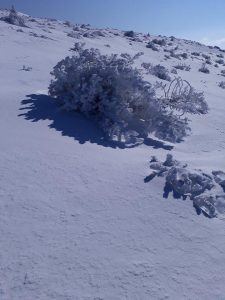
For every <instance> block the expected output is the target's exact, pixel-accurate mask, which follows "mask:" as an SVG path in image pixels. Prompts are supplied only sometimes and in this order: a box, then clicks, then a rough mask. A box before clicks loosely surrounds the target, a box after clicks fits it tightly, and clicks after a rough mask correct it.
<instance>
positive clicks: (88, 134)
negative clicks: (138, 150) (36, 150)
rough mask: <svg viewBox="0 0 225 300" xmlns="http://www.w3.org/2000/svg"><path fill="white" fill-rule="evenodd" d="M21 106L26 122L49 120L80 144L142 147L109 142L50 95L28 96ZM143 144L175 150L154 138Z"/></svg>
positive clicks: (97, 130) (54, 126) (94, 128)
mask: <svg viewBox="0 0 225 300" xmlns="http://www.w3.org/2000/svg"><path fill="white" fill-rule="evenodd" d="M21 105H22V107H21V108H20V111H23V113H21V114H19V116H23V117H24V118H25V119H26V120H30V121H31V122H38V121H41V120H49V121H51V124H50V125H49V127H50V128H54V129H55V130H57V131H59V132H61V133H62V135H63V136H68V137H72V138H74V139H75V140H77V141H78V142H79V143H80V144H84V143H86V142H90V143H95V144H98V145H101V146H104V147H111V148H121V149H124V148H134V147H136V146H138V145H140V143H137V144H134V145H125V144H124V143H120V142H116V141H108V140H107V139H106V138H105V136H104V134H103V133H102V132H101V130H100V129H99V128H98V127H97V126H96V125H95V124H94V122H92V121H91V120H88V119H87V118H85V117H84V116H83V115H81V114H79V113H76V112H71V111H70V112H69V111H64V110H62V109H61V108H60V107H59V106H58V104H57V103H56V101H55V99H54V98H52V97H50V96H48V95H41V94H31V95H27V99H25V100H22V101H21ZM143 144H145V145H147V146H151V147H153V148H155V149H159V148H161V149H165V150H172V149H173V147H172V146H170V145H165V144H164V143H163V142H161V141H157V140H154V139H152V138H146V139H144V141H143Z"/></svg>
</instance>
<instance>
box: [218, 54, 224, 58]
mask: <svg viewBox="0 0 225 300" xmlns="http://www.w3.org/2000/svg"><path fill="white" fill-rule="evenodd" d="M216 56H217V57H219V58H224V55H223V54H222V53H221V54H217V55H216Z"/></svg>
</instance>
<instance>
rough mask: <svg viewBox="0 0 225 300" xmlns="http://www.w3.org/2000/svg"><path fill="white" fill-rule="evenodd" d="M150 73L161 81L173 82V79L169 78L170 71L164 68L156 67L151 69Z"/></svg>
mask: <svg viewBox="0 0 225 300" xmlns="http://www.w3.org/2000/svg"><path fill="white" fill-rule="evenodd" d="M150 73H151V74H152V75H154V76H156V77H158V78H159V79H162V80H166V81H171V77H170V76H169V70H168V69H166V68H165V67H164V66H161V65H156V66H154V67H152V68H151V71H150Z"/></svg>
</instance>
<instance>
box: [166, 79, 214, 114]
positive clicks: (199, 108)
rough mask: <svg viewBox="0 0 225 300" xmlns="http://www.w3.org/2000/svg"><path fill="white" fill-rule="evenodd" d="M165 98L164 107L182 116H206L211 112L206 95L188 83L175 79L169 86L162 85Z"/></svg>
mask: <svg viewBox="0 0 225 300" xmlns="http://www.w3.org/2000/svg"><path fill="white" fill-rule="evenodd" d="M161 88H162V89H163V91H164V96H162V97H161V101H162V106H168V107H170V108H171V109H173V110H177V111H180V112H181V113H182V114H185V113H189V114H206V113H207V112H208V110H209V108H208V105H207V102H206V101H205V98H204V94H203V93H202V92H197V91H196V90H195V89H194V88H193V87H192V86H191V85H190V83H189V82H188V81H186V80H182V79H181V78H175V79H174V80H173V81H171V83H170V84H169V86H167V85H164V86H163V85H161Z"/></svg>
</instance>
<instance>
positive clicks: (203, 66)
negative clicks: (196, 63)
mask: <svg viewBox="0 0 225 300" xmlns="http://www.w3.org/2000/svg"><path fill="white" fill-rule="evenodd" d="M199 72H202V73H205V74H209V73H210V71H209V69H208V68H206V65H205V63H204V64H202V66H201V68H200V69H199Z"/></svg>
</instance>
